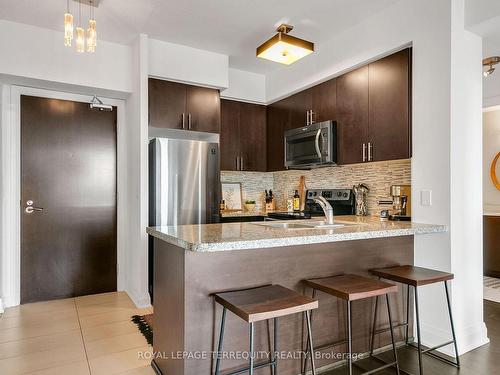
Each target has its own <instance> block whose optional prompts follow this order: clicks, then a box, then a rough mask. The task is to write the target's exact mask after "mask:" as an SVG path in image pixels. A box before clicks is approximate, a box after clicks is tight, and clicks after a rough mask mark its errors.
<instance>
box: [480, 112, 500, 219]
mask: <svg viewBox="0 0 500 375" xmlns="http://www.w3.org/2000/svg"><path fill="white" fill-rule="evenodd" d="M499 152H500V107H496V108H495V107H494V108H492V109H491V110H486V111H485V112H484V113H483V200H484V208H485V211H494V212H500V190H498V189H496V188H495V186H494V185H493V183H492V181H491V178H490V166H491V162H492V160H493V158H494V157H495V155H496V154H497V153H499ZM498 165H499V166H500V163H499V164H498ZM497 176H498V177H499V178H500V168H497Z"/></svg>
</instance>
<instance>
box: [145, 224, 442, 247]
mask: <svg viewBox="0 0 500 375" xmlns="http://www.w3.org/2000/svg"><path fill="white" fill-rule="evenodd" d="M320 219H321V218H318V220H320ZM314 221H316V218H315V219H314ZM335 221H336V222H337V223H345V224H346V225H345V226H343V227H339V228H335V229H280V228H271V227H266V226H263V225H262V222H255V223H248V222H247V223H223V224H199V225H178V226H166V227H149V228H147V233H148V234H150V235H152V236H153V237H156V238H159V239H161V240H163V241H165V242H168V243H170V244H173V245H176V246H179V247H182V248H184V249H186V250H190V251H199V252H210V251H229V250H243V249H259V248H270V247H280V246H293V245H304V244H316V243H327V242H338V241H351V240H361V239H370V238H382V237H397V236H411V235H414V234H426V233H440V232H446V231H447V230H448V228H447V226H445V225H434V224H417V223H412V222H404V221H399V222H398V221H384V222H382V221H380V219H379V218H378V217H374V216H367V217H357V216H336V217H335ZM291 222H292V221H287V223H291ZM301 222H307V220H294V221H293V223H301ZM273 223H277V221H273Z"/></svg>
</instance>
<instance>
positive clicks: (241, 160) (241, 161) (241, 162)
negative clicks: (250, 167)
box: [240, 156, 243, 171]
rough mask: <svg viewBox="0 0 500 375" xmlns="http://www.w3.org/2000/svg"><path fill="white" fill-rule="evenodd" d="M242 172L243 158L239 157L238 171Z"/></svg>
mask: <svg viewBox="0 0 500 375" xmlns="http://www.w3.org/2000/svg"><path fill="white" fill-rule="evenodd" d="M242 170H243V156H240V171H242Z"/></svg>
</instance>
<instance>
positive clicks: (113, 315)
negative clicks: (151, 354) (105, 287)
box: [0, 292, 154, 375]
mask: <svg viewBox="0 0 500 375" xmlns="http://www.w3.org/2000/svg"><path fill="white" fill-rule="evenodd" d="M150 312H152V309H137V308H135V306H134V304H133V303H132V301H131V300H130V298H129V297H128V295H127V294H126V293H124V292H118V293H104V294H96V295H92V296H85V297H77V298H68V299H63V300H57V301H49V302H39V303H31V304H26V305H22V306H17V307H13V308H9V309H6V310H5V313H4V314H2V315H1V317H0V374H2V375H17V374H30V375H59V374H71V375H112V374H121V375H154V371H153V370H152V368H151V367H150V366H149V360H145V359H142V358H140V355H139V353H140V352H144V351H151V350H152V348H151V346H149V345H148V344H147V342H146V340H145V339H144V337H143V336H142V334H141V333H140V332H139V331H138V330H137V327H136V326H135V324H134V323H132V322H131V321H130V318H131V316H132V315H135V314H138V315H142V314H147V313H150Z"/></svg>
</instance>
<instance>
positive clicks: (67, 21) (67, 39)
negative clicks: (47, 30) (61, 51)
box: [64, 13, 73, 47]
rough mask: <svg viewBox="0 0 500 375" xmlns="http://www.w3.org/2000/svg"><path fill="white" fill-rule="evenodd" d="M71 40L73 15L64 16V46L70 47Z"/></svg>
mask: <svg viewBox="0 0 500 375" xmlns="http://www.w3.org/2000/svg"><path fill="white" fill-rule="evenodd" d="M72 40H73V15H72V14H71V13H66V14H64V45H65V46H66V47H71V41H72Z"/></svg>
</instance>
